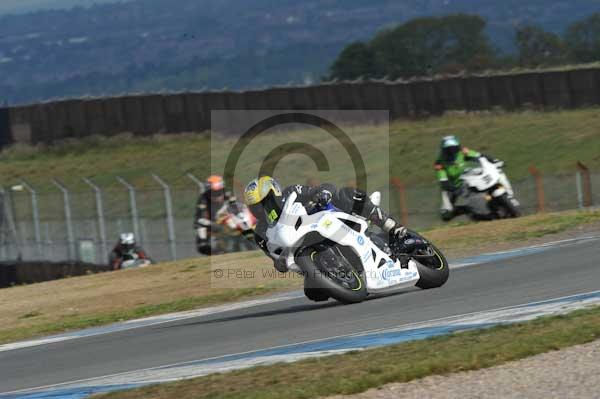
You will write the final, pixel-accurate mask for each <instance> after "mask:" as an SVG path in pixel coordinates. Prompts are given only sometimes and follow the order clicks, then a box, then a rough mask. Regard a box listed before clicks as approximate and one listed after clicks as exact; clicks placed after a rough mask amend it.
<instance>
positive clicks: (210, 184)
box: [194, 175, 232, 255]
mask: <svg viewBox="0 0 600 399" xmlns="http://www.w3.org/2000/svg"><path fill="white" fill-rule="evenodd" d="M231 199H232V196H231V194H230V193H229V192H228V191H225V183H224V181H223V177H222V176H219V175H212V176H209V177H208V178H207V179H206V182H205V183H204V190H203V191H202V194H200V196H199V197H198V201H197V203H196V216H195V222H194V228H195V229H197V231H198V236H197V239H196V241H197V242H196V244H197V247H198V252H200V253H202V254H204V255H210V253H211V247H210V235H211V226H212V223H213V222H214V221H216V217H217V212H218V211H219V209H221V207H222V206H223V204H225V202H226V201H229V200H231Z"/></svg>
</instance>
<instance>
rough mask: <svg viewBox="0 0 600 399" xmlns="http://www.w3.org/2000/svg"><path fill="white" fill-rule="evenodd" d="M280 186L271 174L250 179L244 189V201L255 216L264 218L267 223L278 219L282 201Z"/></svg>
mask: <svg viewBox="0 0 600 399" xmlns="http://www.w3.org/2000/svg"><path fill="white" fill-rule="evenodd" d="M281 197H282V191H281V186H280V185H279V183H277V180H275V179H273V178H272V177H271V176H263V177H260V178H258V179H254V180H252V181H251V182H250V183H248V185H247V186H246V189H245V190H244V202H245V203H246V205H248V207H249V208H250V212H252V214H253V215H254V216H255V217H256V218H257V219H263V218H266V219H267V221H268V222H269V223H273V222H275V221H277V219H279V216H280V215H281V208H282V205H283V201H282V198H281Z"/></svg>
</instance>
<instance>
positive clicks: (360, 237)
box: [356, 236, 365, 245]
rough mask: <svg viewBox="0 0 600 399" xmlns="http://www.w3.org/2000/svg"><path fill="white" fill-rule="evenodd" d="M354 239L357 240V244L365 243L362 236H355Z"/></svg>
mask: <svg viewBox="0 0 600 399" xmlns="http://www.w3.org/2000/svg"><path fill="white" fill-rule="evenodd" d="M356 241H357V242H358V245H365V238H364V237H363V236H358V237H356Z"/></svg>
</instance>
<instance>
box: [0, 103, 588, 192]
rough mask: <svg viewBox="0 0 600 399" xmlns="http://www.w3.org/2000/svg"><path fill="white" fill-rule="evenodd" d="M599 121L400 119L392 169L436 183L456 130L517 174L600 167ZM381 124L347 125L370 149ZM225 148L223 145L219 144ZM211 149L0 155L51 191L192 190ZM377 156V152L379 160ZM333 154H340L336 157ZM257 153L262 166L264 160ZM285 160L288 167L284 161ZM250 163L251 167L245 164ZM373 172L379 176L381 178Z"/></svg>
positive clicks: (301, 172)
mask: <svg viewBox="0 0 600 399" xmlns="http://www.w3.org/2000/svg"><path fill="white" fill-rule="evenodd" d="M598 118H600V109H599V108H589V109H577V110H565V111H555V112H530V111H526V112H514V113H490V112H487V113H486V112H482V113H467V114H461V113H454V114H448V115H444V116H441V117H432V118H427V119H424V120H416V121H415V120H401V121H395V122H393V123H392V124H391V126H390V131H389V138H390V141H389V150H390V154H392V155H393V156H392V157H391V159H390V161H391V170H390V171H389V172H391V174H392V175H394V176H399V177H401V178H402V179H403V181H404V182H405V183H408V184H410V185H415V184H416V185H419V184H421V185H422V184H424V183H429V182H434V181H435V177H434V171H433V169H432V163H433V161H434V159H435V157H436V156H437V152H438V150H439V141H440V139H441V137H442V136H444V135H446V134H457V135H459V136H460V138H461V139H462V141H463V143H464V144H465V145H467V146H470V147H473V148H476V149H478V150H480V151H484V152H486V153H489V154H492V155H494V156H497V157H500V158H502V159H504V160H506V161H507V172H508V175H509V176H510V177H511V178H513V179H519V178H523V177H527V176H529V174H528V173H529V172H528V169H527V168H528V167H529V166H530V165H532V164H533V165H537V166H538V168H539V169H540V170H542V171H544V172H545V173H547V174H555V173H565V172H568V173H572V172H573V171H574V167H575V162H576V161H577V160H581V161H582V162H584V163H586V164H587V165H588V166H589V167H591V168H596V167H598V166H600V156H599V155H598V148H599V146H600V138H599V136H598V130H597V126H598ZM378 129H379V130H381V129H382V128H379V127H375V128H374V127H353V128H351V129H348V130H350V131H357V132H361V134H362V135H363V136H364V137H362V138H358V139H357V143H355V144H356V145H358V146H360V148H361V149H368V148H371V147H372V144H373V143H371V142H370V141H372V140H371V139H370V138H369V133H370V132H372V131H374V130H378ZM302 134H307V132H303V133H302ZM386 134H387V132H386ZM277 135H278V136H280V135H281V132H279V133H277ZM321 140H322V139H321ZM294 141H297V140H294ZM218 148H219V146H218V143H217V144H215V146H214V149H215V150H218ZM333 148H335V147H333ZM375 148H376V147H375ZM541 149H543V150H541ZM210 151H211V146H210V142H209V138H208V135H206V134H203V135H198V134H180V135H156V136H153V137H150V138H142V137H136V136H132V135H121V136H117V137H112V138H107V137H99V136H98V137H89V138H86V139H80V140H66V141H64V142H62V143H59V144H56V145H52V146H46V145H43V144H40V145H38V146H23V145H17V146H12V147H9V148H7V149H5V150H3V151H2V153H1V154H0V160H1V161H2V162H0V174H1V175H2V176H3V178H4V182H5V184H6V185H8V184H12V183H14V184H18V183H19V181H18V178H21V177H22V178H26V179H28V180H29V181H30V182H31V183H33V184H34V185H35V186H36V187H38V188H41V189H44V188H45V189H48V190H50V191H52V192H55V191H56V189H55V187H54V186H53V185H52V183H51V181H50V180H51V179H52V178H54V177H56V178H60V179H62V180H63V181H64V182H65V183H66V184H67V185H68V186H69V187H74V188H75V187H78V188H80V189H83V190H85V191H89V187H87V186H86V185H85V184H84V183H83V182H82V181H81V177H93V178H94V180H95V181H96V182H97V183H98V184H100V185H101V186H105V185H109V184H113V185H115V184H116V182H115V176H116V175H121V176H123V177H125V178H126V179H128V180H129V181H131V182H132V183H134V184H135V185H136V186H141V187H143V186H149V187H152V188H156V182H154V181H153V180H152V178H151V177H150V176H149V172H148V171H155V172H157V173H159V174H160V175H161V177H163V178H165V179H166V180H167V181H170V182H171V183H174V184H180V185H181V184H184V185H185V186H186V187H189V186H190V181H189V179H187V178H185V176H184V174H185V172H193V173H195V174H197V175H198V176H199V177H200V176H206V174H207V173H208V172H209V166H210V165H209V163H210V162H209V157H208V156H204V154H207V153H208V152H210ZM259 155H264V154H262V153H261V154H259ZM377 155H378V154H377V153H375V154H373V156H374V157H377ZM331 156H332V157H334V158H335V154H331ZM258 158H259V159H258V160H257V162H258V165H260V162H262V158H260V157H258ZM292 158H293V157H292ZM107 159H110V162H107ZM173 160H177V162H173ZM304 161H306V162H304V163H303V164H301V165H296V164H293V162H292V166H293V167H291V168H289V170H286V173H285V174H282V176H284V177H285V179H284V182H283V183H284V184H296V183H298V182H304V181H306V179H307V178H311V177H314V176H315V172H316V170H315V167H314V164H313V161H312V160H309V159H306V160H304ZM329 162H332V159H329ZM281 164H282V165H281V167H282V168H284V169H285V168H286V166H285V164H286V161H285V159H284V160H282V162H281ZM332 165H336V164H332ZM251 166H253V165H246V168H251ZM381 175H382V176H385V175H387V171H385V173H384V172H383V171H382V173H381ZM279 177H281V176H279ZM369 177H370V178H372V179H376V178H377V177H378V176H369ZM116 185H117V186H118V184H116ZM120 189H122V187H120Z"/></svg>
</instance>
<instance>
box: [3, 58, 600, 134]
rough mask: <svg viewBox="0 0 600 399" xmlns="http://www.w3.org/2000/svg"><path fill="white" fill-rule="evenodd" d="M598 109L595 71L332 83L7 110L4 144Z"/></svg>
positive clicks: (599, 75)
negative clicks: (345, 114)
mask: <svg viewBox="0 0 600 399" xmlns="http://www.w3.org/2000/svg"><path fill="white" fill-rule="evenodd" d="M597 104H600V69H598V68H588V69H575V70H570V71H540V72H526V73H515V74H498V75H488V76H456V77H449V78H440V79H415V80H411V81H356V82H334V83H323V84H319V85H314V86H298V87H274V88H270V89H264V90H249V91H244V92H233V91H211V92H203V93H181V94H169V95H156V94H154V95H131V96H124V97H114V98H106V99H79V100H78V99H74V100H65V101H58V102H53V103H42V104H32V105H27V106H19V107H13V108H9V109H8V115H9V117H8V125H9V135H8V136H7V137H6V139H5V140H3V142H2V143H0V144H4V145H6V144H9V143H10V142H19V143H38V142H45V143H52V142H55V141H57V140H61V139H65V138H78V137H85V136H89V135H107V136H110V135H115V134H119V133H123V132H132V133H134V134H143V135H151V134H155V133H179V132H201V131H206V130H209V129H210V126H211V111H212V110H219V109H235V110H262V109H271V110H279V109H296V110H311V109H324V110H336V109H340V110H389V111H390V117H391V118H393V119H398V118H411V117H415V116H427V115H439V114H442V113H444V112H445V111H450V110H467V111H476V110H486V109H492V108H495V107H499V108H503V109H507V110H513V109H518V108H521V107H529V108H531V107H533V108H536V109H543V108H549V109H554V108H571V107H583V106H590V105H597ZM365 115H368V114H365ZM361 119H362V118H361ZM365 121H366V119H365Z"/></svg>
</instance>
